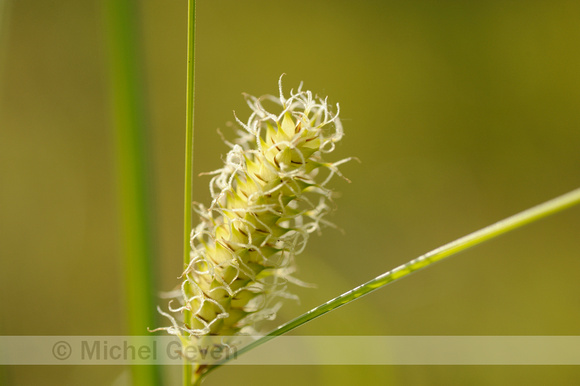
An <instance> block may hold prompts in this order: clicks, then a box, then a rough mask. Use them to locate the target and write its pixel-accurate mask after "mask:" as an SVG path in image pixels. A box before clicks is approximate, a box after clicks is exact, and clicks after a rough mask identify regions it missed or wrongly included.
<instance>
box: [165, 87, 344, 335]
mask: <svg viewBox="0 0 580 386" xmlns="http://www.w3.org/2000/svg"><path fill="white" fill-rule="evenodd" d="M245 98H246V102H247V104H248V106H249V107H250V109H251V110H252V113H251V115H250V116H249V118H248V120H247V121H246V122H242V121H241V120H240V119H238V118H237V117H236V120H237V122H238V124H239V125H240V127H239V128H237V129H236V131H237V134H238V136H237V139H235V140H234V141H233V143H230V142H228V141H226V143H227V144H228V146H229V147H230V148H231V150H230V151H229V152H228V154H227V156H226V159H225V165H224V166H223V168H221V169H219V170H216V171H213V172H211V173H208V174H210V175H212V176H213V177H212V179H211V182H210V192H211V196H212V202H211V205H210V206H209V208H206V207H204V206H203V205H201V204H199V205H198V207H197V209H196V210H197V212H198V213H199V215H200V218H201V222H200V223H199V225H197V227H195V228H194V229H193V231H192V233H191V254H190V264H189V265H188V266H187V268H186V269H185V271H184V273H183V275H182V278H183V282H182V285H181V288H180V290H178V291H176V292H175V293H174V294H173V295H174V298H175V299H176V300H177V301H178V302H179V304H180V305H179V307H177V308H173V307H172V306H171V304H170V307H169V310H170V313H165V312H162V311H160V312H162V313H163V314H164V315H165V316H167V317H168V318H169V319H170V320H171V321H172V326H171V327H167V328H164V329H165V330H167V331H168V332H169V333H171V334H174V335H178V336H180V337H187V336H190V337H200V336H204V335H208V334H211V335H235V334H245V333H248V334H253V333H255V332H256V331H255V329H254V326H255V323H256V322H259V321H262V320H265V319H273V318H274V317H275V315H276V312H277V310H278V309H279V307H280V305H281V300H282V299H283V298H289V297H293V295H291V294H290V293H289V292H288V291H287V284H288V282H298V283H299V281H298V280H297V279H295V278H293V277H292V273H293V272H294V270H295V265H294V257H295V256H296V255H297V254H299V253H300V252H302V250H303V249H304V247H305V245H306V242H307V239H308V235H309V234H310V233H312V232H314V231H319V230H320V227H321V224H329V223H328V222H327V221H325V220H324V219H323V217H324V215H325V214H326V213H327V212H328V211H329V209H330V207H329V200H330V198H331V191H330V190H329V189H328V188H327V187H326V184H327V183H328V181H329V180H330V179H331V177H332V176H333V175H334V174H338V175H340V172H339V171H338V169H337V166H338V165H339V164H341V163H343V162H346V161H348V159H345V160H342V161H339V162H335V163H329V162H327V161H325V160H324V155H325V154H326V153H330V152H332V151H333V150H334V147H335V143H336V142H338V141H339V140H340V139H341V138H342V136H343V131H342V125H341V122H340V120H339V118H338V113H339V106H338V104H337V105H336V112H333V111H332V110H331V107H330V106H329V105H328V104H327V100H326V99H321V98H317V97H313V95H312V93H311V92H310V91H303V90H302V85H300V87H299V88H298V90H297V91H296V92H294V91H293V90H292V91H290V97H288V98H286V97H285V96H284V94H283V92H282V78H280V83H279V96H277V97H276V96H272V95H265V96H262V97H259V98H256V97H253V96H250V95H245ZM265 104H270V105H273V107H274V108H275V110H274V112H271V111H270V110H267V109H266V108H265V107H264V105H265ZM324 171H326V173H325V172H324Z"/></svg>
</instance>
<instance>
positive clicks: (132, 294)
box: [105, 0, 161, 386]
mask: <svg viewBox="0 0 580 386" xmlns="http://www.w3.org/2000/svg"><path fill="white" fill-rule="evenodd" d="M137 15H138V7H137V5H136V3H135V1H133V0H107V1H106V3H105V19H106V27H107V38H108V50H109V58H110V63H109V65H110V82H111V83H110V89H111V98H112V110H113V119H114V134H115V142H116V143H115V145H116V166H117V185H118V194H119V199H118V202H119V204H118V205H119V209H120V213H121V227H122V245H123V263H124V274H125V286H126V287H125V294H126V297H125V300H126V307H127V319H128V330H129V334H130V335H143V334H145V333H146V332H147V328H148V327H149V328H153V327H155V326H157V322H156V319H157V313H156V312H155V301H154V300H155V288H156V287H155V285H154V280H153V268H152V265H153V261H154V253H155V247H154V243H153V235H154V234H155V232H153V229H152V228H153V221H152V220H153V218H152V217H153V213H152V212H153V206H152V199H151V189H150V187H151V185H152V184H151V181H150V179H151V170H150V168H149V162H148V161H149V160H148V141H147V134H148V133H147V129H148V128H147V124H146V122H147V120H146V118H145V117H146V114H145V112H146V109H145V98H144V90H143V89H144V88H143V86H142V85H143V76H142V66H141V64H142V53H141V50H140V40H139V29H138V20H137ZM131 371H132V380H133V384H134V385H139V386H155V385H160V384H161V377H160V374H159V367H157V366H131Z"/></svg>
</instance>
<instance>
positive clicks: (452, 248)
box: [208, 188, 580, 372]
mask: <svg viewBox="0 0 580 386" xmlns="http://www.w3.org/2000/svg"><path fill="white" fill-rule="evenodd" d="M578 204H580V188H579V189H575V190H573V191H571V192H569V193H566V194H564V195H562V196H559V197H556V198H554V199H552V200H550V201H547V202H544V203H543V204H540V205H537V206H534V207H532V208H530V209H527V210H524V211H523V212H520V213H518V214H515V215H513V216H511V217H508V218H506V219H504V220H501V221H498V222H496V223H495V224H492V225H489V226H487V227H485V228H483V229H480V230H478V231H476V232H473V233H471V234H468V235H467V236H463V237H461V238H459V239H457V240H455V241H452V242H450V243H448V244H445V245H443V246H441V247H439V248H436V249H434V250H432V251H431V252H428V253H426V254H424V255H422V256H419V257H417V258H416V259H413V260H411V261H409V262H408V263H405V264H403V265H400V266H398V267H397V268H395V269H393V270H391V271H388V272H385V273H383V274H382V275H379V276H377V277H376V278H374V279H372V280H370V281H368V282H366V283H364V284H362V285H360V286H358V287H356V288H353V289H352V290H350V291H348V292H345V293H344V294H342V295H340V296H338V297H336V298H334V299H332V300H330V301H328V302H326V303H324V304H322V305H320V306H318V307H316V308H314V309H312V310H310V311H308V312H307V313H305V314H303V315H301V316H299V317H297V318H296V319H294V320H291V321H290V322H288V323H286V324H284V325H282V326H280V327H278V328H277V329H275V330H274V331H272V332H270V333H269V334H268V335H266V336H264V337H262V338H260V339H258V340H256V341H255V342H253V343H251V344H249V345H248V346H246V347H243V348H242V349H240V350H238V351H237V355H241V354H243V353H245V352H247V351H249V350H251V349H253V348H256V347H258V346H260V345H262V344H264V343H266V342H268V341H270V340H272V339H274V338H275V337H277V336H280V335H283V334H285V333H287V332H289V331H292V330H294V329H295V328H298V327H300V326H302V325H303V324H305V323H307V322H309V321H311V320H313V319H316V318H318V317H319V316H322V315H324V314H326V313H328V312H330V311H333V310H335V309H337V308H339V307H341V306H344V305H345V304H348V303H350V302H352V301H354V300H357V299H360V298H361V297H363V296H364V295H367V294H369V293H371V292H373V291H376V290H378V289H379V288H382V287H384V286H386V285H387V284H390V283H392V282H394V281H397V280H400V279H402V278H404V277H407V276H409V275H410V274H412V273H413V272H416V271H419V270H421V269H424V268H427V267H429V266H431V265H432V264H434V263H436V262H438V261H441V260H443V259H445V258H448V257H451V256H453V255H456V254H458V253H459V252H462V251H465V250H467V249H468V248H471V247H474V246H476V245H479V244H481V243H483V242H484V241H488V240H491V239H493V238H496V237H498V236H500V235H503V234H505V233H507V232H510V231H512V230H515V229H517V228H520V227H522V226H524V225H526V224H529V223H532V222H534V221H537V220H540V219H542V218H544V217H547V216H549V215H551V214H554V213H557V212H561V211H563V210H565V209H568V208H570V207H572V206H574V205H578ZM226 362H228V360H224V361H222V362H220V363H218V364H216V365H213V366H212V367H211V368H210V369H209V370H208V372H209V371H212V370H214V369H215V368H217V367H219V366H221V365H223V364H225V363H226Z"/></svg>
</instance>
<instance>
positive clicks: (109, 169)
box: [0, 0, 580, 386]
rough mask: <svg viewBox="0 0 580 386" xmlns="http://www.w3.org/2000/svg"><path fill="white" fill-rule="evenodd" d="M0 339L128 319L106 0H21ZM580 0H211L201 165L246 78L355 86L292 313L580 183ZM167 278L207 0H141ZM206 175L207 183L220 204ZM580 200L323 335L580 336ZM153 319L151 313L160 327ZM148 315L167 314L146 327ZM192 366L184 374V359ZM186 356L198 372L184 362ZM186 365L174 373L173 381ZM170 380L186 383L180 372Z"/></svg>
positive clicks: (415, 372)
mask: <svg viewBox="0 0 580 386" xmlns="http://www.w3.org/2000/svg"><path fill="white" fill-rule="evenodd" d="M0 4H1V5H0V12H2V13H1V14H0V16H1V25H0V31H1V35H0V44H1V45H0V55H1V56H0V165H1V166H0V186H1V187H0V240H1V241H0V259H1V260H0V301H1V303H0V334H2V335H101V334H102V335H122V334H124V333H125V332H126V329H125V305H124V300H123V283H122V280H123V274H122V270H121V263H120V236H119V233H120V231H119V229H120V228H119V208H118V205H117V197H116V187H115V157H114V147H113V138H114V135H113V126H112V123H111V122H112V120H111V113H110V100H109V95H110V92H109V79H108V72H107V57H106V55H107V52H108V51H107V50H108V49H107V47H106V39H105V30H104V20H103V9H102V4H101V2H100V1H95V0H84V1H78V0H59V1H45V0H18V1H16V0H2V1H0ZM579 15H580V2H576V1H563V0H556V1H550V2H548V1H504V0H497V1H479V2H475V1H473V2H462V1H437V2H436V1H406V2H403V1H370V0H363V1H357V2H353V1H343V0H335V1H322V0H314V1H312V0H310V1H301V0H295V1H292V2H287V1H266V0H247V1H237V0H215V1H209V0H199V1H198V14H197V58H196V64H197V68H196V71H197V74H196V75H197V78H196V81H197V83H196V93H197V94H196V116H195V122H196V123H195V124H196V127H195V147H194V149H195V151H194V154H195V161H194V163H195V166H194V168H195V172H196V174H197V173H199V172H203V171H209V170H214V169H216V168H218V167H220V165H221V156H223V154H225V152H226V151H227V147H226V146H225V145H223V144H222V142H221V140H220V138H219V136H218V134H217V132H216V129H217V128H221V129H222V130H223V131H224V132H225V133H226V135H227V134H229V133H230V132H229V131H228V127H227V125H226V123H227V122H228V121H232V120H233V114H232V111H233V110H235V111H236V113H237V114H238V115H239V116H240V117H244V118H245V117H247V116H248V109H247V107H246V106H245V103H244V101H243V98H242V96H241V93H242V92H247V93H250V94H253V95H262V94H266V93H276V91H277V81H278V78H279V76H280V74H282V73H286V74H287V75H286V77H285V78H284V84H285V87H286V89H287V90H289V89H290V88H292V87H297V85H298V84H299V82H300V81H304V83H305V86H306V88H308V89H310V90H313V91H314V92H316V93H318V94H319V95H321V96H326V95H328V96H329V100H330V101H331V102H339V103H340V105H341V110H342V111H341V114H342V115H341V116H342V119H343V123H344V127H345V132H346V136H345V137H344V140H343V141H342V142H341V143H340V144H339V146H338V149H337V151H336V153H334V157H335V159H339V158H342V157H346V156H350V155H355V156H358V157H359V158H360V160H361V161H362V162H361V163H360V164H357V163H349V164H347V165H344V167H342V170H343V172H344V174H345V175H346V176H348V177H349V178H350V179H351V180H352V183H351V184H348V183H346V182H345V181H343V180H340V179H336V180H335V181H334V183H333V187H334V188H335V190H336V191H337V192H340V194H341V197H340V198H339V199H337V206H338V210H337V211H336V212H335V213H333V215H332V218H331V220H332V221H333V222H335V223H336V224H338V225H339V226H340V227H341V228H342V229H344V231H345V235H342V234H341V233H340V232H338V231H336V230H333V229H326V230H325V232H324V234H323V235H322V236H321V237H318V236H313V237H312V238H311V242H310V244H309V248H308V250H307V252H306V253H304V255H302V256H301V257H300V258H299V266H300V272H299V277H300V278H301V279H303V280H305V281H308V282H314V283H317V285H318V288H317V289H304V288H297V289H296V290H295V292H296V293H298V294H300V296H301V302H300V303H299V304H295V303H292V302H289V303H288V304H287V306H286V307H284V308H283V309H282V312H281V313H280V315H279V318H278V321H280V322H282V321H285V320H289V319H290V318H292V317H294V316H297V315H299V314H300V313H302V312H304V311H306V310H308V309H310V308H312V307H314V306H316V305H318V304H319V303H321V302H323V301H326V300H328V299H329V298H331V297H334V296H336V295H338V294H340V293H342V292H344V291H346V290H348V289H350V288H352V287H354V286H356V285H358V284H360V283H362V282H364V281H366V280H368V279H371V278H372V277H374V276H376V275H377V274H379V273H381V272H384V271H386V270H388V269H391V268H393V267H395V266H396V265H398V264H401V263H403V262H405V261H407V260H409V259H411V258H414V257H416V256H418V255H420V254H422V253H424V252H426V251H428V250H431V249H433V248H435V247H437V246H439V245H442V244H444V243H446V242H448V241H451V240H453V239H455V238H457V237H459V236H462V235H464V234H467V233H469V232H471V231H474V230H476V229H478V228H481V227H483V226H485V225H488V224H490V223H492V222H495V221H497V220H499V219H501V218H504V217H506V216H508V215H511V214H513V213H516V212H518V211H520V210H523V209H525V208H527V207H530V206H532V205H535V204H538V203H540V202H542V201H545V200H547V199H550V198H552V197H554V196H557V195H559V194H562V193H565V192H567V191H569V190H571V189H573V188H576V187H578V186H579V185H580V174H579V170H580V168H579V167H580V151H579V149H580V130H579V128H580V109H579V106H580V71H579V69H580V50H578V42H579V41H580V23H579V22H578V20H579ZM139 20H140V23H141V28H142V43H143V48H144V55H143V64H144V68H145V74H144V76H145V78H144V79H145V87H146V90H147V94H146V99H147V104H148V118H147V119H148V121H149V123H150V127H151V128H152V132H151V144H152V157H153V158H152V168H151V174H150V175H151V177H152V181H153V183H154V195H155V207H154V209H155V213H156V229H157V231H156V240H157V247H158V259H157V267H158V269H157V277H158V287H159V288H158V290H159V291H161V290H168V289H171V288H173V287H174V286H175V285H176V284H177V279H176V277H177V276H178V275H179V274H180V270H181V256H182V252H181V248H182V240H181V237H182V236H181V235H182V230H181V228H182V189H183V157H184V156H183V148H184V122H185V72H186V71H185V68H186V67H185V65H186V63H185V61H186V52H185V48H186V45H185V43H186V1H185V0H169V1H159V0H147V1H141V2H140V11H139ZM207 183H208V178H207V177H199V178H196V179H195V186H194V199H195V200H196V201H203V202H207V201H208V198H209V194H208V192H207ZM579 225H580V208H574V209H571V210H568V211H567V212H565V213H561V214H558V215H556V216H553V217H551V218H548V219H546V220H543V221H541V222H539V223H536V224H533V225H531V226H528V227H526V228H524V229H520V230H518V231H516V232H514V233H512V234H509V235H507V236H504V237H502V238H500V239H498V240H493V241H491V242H489V243H487V244H485V245H483V246H480V247H478V248H476V249H474V250H470V251H468V252H465V253H463V254H462V255H460V256H457V257H454V258H453V259H451V260H450V261H445V262H443V263H441V264H438V265H436V266H434V267H432V268H430V269H428V270H427V271H424V272H420V273H418V274H415V275H413V276H411V277H409V278H407V279H405V280H403V281H401V282H398V283H395V284H393V285H391V286H388V287H387V288H385V289H382V290H380V291H378V292H376V293H374V294H371V295H369V296H367V297H365V298H363V299H361V300H359V301H357V302H355V303H353V304H351V305H348V306H346V307H344V308H341V309H339V310H337V311H336V312H334V313H333V314H329V315H326V316H324V317H323V318H320V319H318V320H316V321H313V322H311V323H309V324H307V325H305V326H303V327H301V328H300V329H299V330H297V331H295V334H302V335H579V334H580V296H579V294H580V281H579V280H578V273H579V272H580V259H579V258H580V237H579V235H580V234H579ZM145 327H148V326H144V328H145ZM144 333H146V332H145V330H144ZM166 372H167V374H166V376H167V377H168V379H176V378H177V377H178V375H179V369H177V368H174V369H166ZM176 372H177V375H176ZM126 375H127V369H126V368H123V367H88V366H86V367H84V366H61V367H12V368H6V367H4V368H2V369H1V370H0V383H3V384H7V385H38V384H42V385H63V384H67V385H77V384H83V385H109V384H116V385H124V384H126V383H125V381H124V379H126ZM172 377H173V378H172ZM514 383H524V384H529V385H543V384H547V383H551V384H560V385H572V384H578V383H580V369H579V368H578V367H575V366H540V367H530V366H463V367H461V366H342V367H338V366H337V367H331V366H299V367H292V366H287V367H284V366H275V367H241V366H240V367H238V366H229V367H225V368H222V369H220V370H219V371H216V372H215V373H213V374H212V375H211V376H210V377H209V378H208V380H207V383H206V384H207V385H208V386H211V385H224V384H239V385H272V384H277V385H296V384H312V385H314V384H320V385H340V384H344V385H350V384H370V385H375V384H396V385H399V384H400V385H405V384H413V385H436V384H441V385H443V384H445V385H447V384H472V385H511V384H514ZM168 384H170V383H168Z"/></svg>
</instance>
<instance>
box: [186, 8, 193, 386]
mask: <svg viewBox="0 0 580 386" xmlns="http://www.w3.org/2000/svg"><path fill="white" fill-rule="evenodd" d="M194 102H195V0H188V2H187V92H186V116H185V188H184V190H185V194H184V208H183V212H184V222H183V264H184V268H185V267H187V266H188V265H189V251H190V245H189V238H190V237H189V235H190V232H191V215H192V213H191V212H192V208H191V203H192V197H191V190H192V181H193V117H194V116H193V111H194ZM186 290H187V289H186ZM184 317H185V321H186V322H189V320H190V318H191V315H190V313H189V312H185V313H184ZM192 382H193V372H192V365H191V363H189V362H188V361H187V360H184V363H183V384H184V385H186V386H191V385H192Z"/></svg>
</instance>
